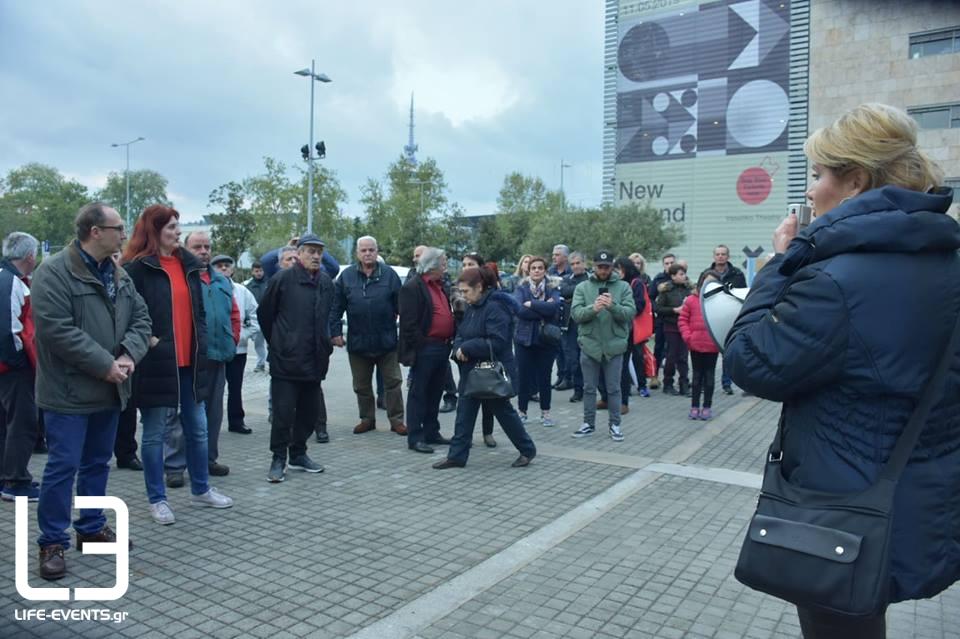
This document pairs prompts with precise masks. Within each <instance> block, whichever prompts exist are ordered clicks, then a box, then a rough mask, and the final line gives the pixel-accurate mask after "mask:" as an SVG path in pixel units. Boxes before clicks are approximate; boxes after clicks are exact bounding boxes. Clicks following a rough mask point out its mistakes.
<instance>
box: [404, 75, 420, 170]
mask: <svg viewBox="0 0 960 639" xmlns="http://www.w3.org/2000/svg"><path fill="white" fill-rule="evenodd" d="M418 148H419V147H418V146H417V145H416V144H415V143H414V141H413V93H412V92H411V93H410V135H409V139H408V140H407V143H406V145H404V147H403V155H404V156H405V157H406V158H407V160H409V161H410V163H411V164H414V165H416V164H417V149H418Z"/></svg>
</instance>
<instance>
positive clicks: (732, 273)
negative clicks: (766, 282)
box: [710, 262, 747, 288]
mask: <svg viewBox="0 0 960 639" xmlns="http://www.w3.org/2000/svg"><path fill="white" fill-rule="evenodd" d="M716 267H717V263H716V262H714V263H712V264H711V265H710V270H716ZM720 282H721V283H722V284H729V285H730V286H731V287H732V288H747V276H746V275H744V274H743V271H741V270H740V269H738V268H737V267H736V266H734V265H733V264H731V263H730V262H727V270H725V271H724V272H723V274H722V275H721V276H720Z"/></svg>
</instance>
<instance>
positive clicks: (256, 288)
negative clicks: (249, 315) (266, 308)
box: [243, 275, 270, 305]
mask: <svg viewBox="0 0 960 639" xmlns="http://www.w3.org/2000/svg"><path fill="white" fill-rule="evenodd" d="M269 283H270V281H269V280H268V279H267V276H266V275H264V276H263V277H261V278H260V279H259V280H258V279H257V278H255V277H251V278H250V279H249V280H247V281H246V282H244V283H243V285H244V286H246V287H247V290H248V291H250V292H251V293H253V299H255V300H257V304H258V305H259V304H260V299H261V298H262V297H263V294H264V293H265V292H266V290H267V284H269Z"/></svg>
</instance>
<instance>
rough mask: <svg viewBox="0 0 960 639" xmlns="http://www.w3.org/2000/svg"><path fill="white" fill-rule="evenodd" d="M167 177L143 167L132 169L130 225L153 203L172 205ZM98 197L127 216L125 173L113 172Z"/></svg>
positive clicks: (124, 216)
mask: <svg viewBox="0 0 960 639" xmlns="http://www.w3.org/2000/svg"><path fill="white" fill-rule="evenodd" d="M167 184H168V183H167V178H165V177H163V176H162V175H160V174H159V173H157V172H156V171H151V170H149V169H142V170H139V171H130V225H131V226H133V224H134V223H136V221H137V218H138V217H140V214H141V213H143V209H145V208H147V207H148V206H150V205H152V204H163V205H165V206H172V205H173V203H172V202H171V201H170V198H168V197H167ZM95 197H96V199H98V200H100V201H102V202H106V203H107V204H109V205H110V206H112V207H113V208H115V209H116V210H117V211H118V212H119V213H120V215H121V216H122V217H123V218H124V219H126V218H127V204H126V203H127V180H126V177H125V175H124V174H123V173H116V172H111V173H110V174H109V175H107V184H106V186H104V187H103V188H102V189H100V190H99V191H97V193H96V196H95Z"/></svg>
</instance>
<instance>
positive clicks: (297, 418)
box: [257, 233, 333, 483]
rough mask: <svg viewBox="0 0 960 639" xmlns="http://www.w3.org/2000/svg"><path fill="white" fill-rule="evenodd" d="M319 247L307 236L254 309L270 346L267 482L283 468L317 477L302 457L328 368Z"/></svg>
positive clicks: (280, 476) (325, 288) (327, 286)
mask: <svg viewBox="0 0 960 639" xmlns="http://www.w3.org/2000/svg"><path fill="white" fill-rule="evenodd" d="M324 246H325V245H324V243H323V242H322V241H321V240H320V238H318V237H317V236H316V235H314V234H313V233H307V234H305V235H303V236H301V238H300V240H299V242H298V243H297V256H298V258H299V262H298V263H297V264H295V265H294V266H292V267H291V268H288V269H286V270H283V271H280V272H278V273H277V274H276V275H274V276H273V277H271V278H270V284H269V285H268V286H267V291H266V292H265V293H264V294H263V299H262V300H261V303H260V306H259V307H258V309H257V318H258V319H259V320H260V329H261V330H262V331H263V336H264V337H265V338H266V340H267V344H269V345H270V355H269V362H270V393H271V396H272V397H273V423H272V424H271V429H270V450H271V452H272V453H273V462H272V463H271V464H270V471H269V473H268V475H267V481H269V482H270V483H279V482H282V481H283V480H284V469H285V467H286V466H287V465H288V464H287V454H288V452H289V458H290V462H289V466H290V468H295V469H298V470H303V471H306V472H308V473H321V472H323V466H321V465H320V464H317V463H315V462H314V461H313V460H312V459H310V457H308V456H307V439H308V438H309V437H310V433H312V432H313V429H314V425H315V424H316V422H317V415H318V413H319V410H320V382H322V381H323V379H324V378H325V377H326V376H327V368H328V367H329V364H330V353H331V351H332V350H333V347H332V346H331V344H330V332H329V325H330V324H329V321H330V308H331V306H332V303H333V281H332V280H331V279H330V276H329V275H327V274H326V273H325V272H323V270H321V269H320V259H321V256H322V255H323V249H324Z"/></svg>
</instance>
